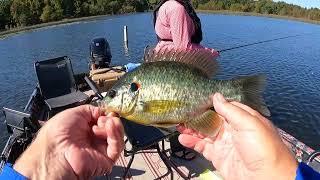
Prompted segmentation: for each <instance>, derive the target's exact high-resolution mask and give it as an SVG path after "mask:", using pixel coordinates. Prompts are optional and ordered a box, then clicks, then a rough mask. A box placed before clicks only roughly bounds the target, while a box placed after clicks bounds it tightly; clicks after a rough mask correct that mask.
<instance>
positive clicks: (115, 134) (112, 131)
mask: <svg viewBox="0 0 320 180" xmlns="http://www.w3.org/2000/svg"><path fill="white" fill-rule="evenodd" d="M106 125H107V126H109V127H110V128H108V129H107V133H108V138H107V143H108V149H107V155H108V157H109V158H110V159H112V160H113V161H116V160H117V159H118V158H119V156H120V153H121V152H122V151H123V149H124V141H123V136H124V130H123V126H122V123H121V121H120V119H119V118H111V119H110V121H107V123H106Z"/></svg>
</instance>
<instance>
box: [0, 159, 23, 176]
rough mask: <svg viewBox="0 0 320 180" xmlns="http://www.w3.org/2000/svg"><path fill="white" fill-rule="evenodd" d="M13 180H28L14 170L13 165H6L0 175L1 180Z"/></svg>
mask: <svg viewBox="0 0 320 180" xmlns="http://www.w3.org/2000/svg"><path fill="white" fill-rule="evenodd" d="M2 179H13V180H27V178H26V177H25V176H23V175H22V174H20V173H19V172H17V171H16V170H14V169H13V168H12V164H10V163H6V164H5V166H4V167H3V169H2V172H1V174H0V180H2Z"/></svg>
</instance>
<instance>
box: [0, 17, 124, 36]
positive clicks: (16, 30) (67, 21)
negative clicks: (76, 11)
mask: <svg viewBox="0 0 320 180" xmlns="http://www.w3.org/2000/svg"><path fill="white" fill-rule="evenodd" d="M123 15H124V14H123ZM110 16H113V15H109V14H107V15H98V16H88V17H80V18H71V19H63V20H60V21H54V22H48V23H41V24H35V25H31V26H25V27H18V28H14V29H10V30H5V31H0V40H1V39H4V38H6V37H8V36H11V35H15V34H20V33H23V32H27V31H31V30H34V29H40V28H45V27H50V26H56V25H63V24H71V23H74V22H81V21H91V20H96V19H99V18H104V17H110Z"/></svg>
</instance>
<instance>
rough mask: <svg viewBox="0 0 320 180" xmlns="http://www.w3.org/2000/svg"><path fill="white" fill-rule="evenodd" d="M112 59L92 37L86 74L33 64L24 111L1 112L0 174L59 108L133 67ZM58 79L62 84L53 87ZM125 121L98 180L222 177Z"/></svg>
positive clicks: (310, 158)
mask: <svg viewBox="0 0 320 180" xmlns="http://www.w3.org/2000/svg"><path fill="white" fill-rule="evenodd" d="M111 58H112V56H111V52H110V47H109V44H108V42H107V40H106V39H104V38H97V39H94V40H93V41H92V42H91V43H90V61H89V66H88V67H89V68H88V69H89V71H88V72H84V73H80V74H73V71H72V65H71V60H70V59H69V58H68V57H66V56H65V57H57V58H54V59H49V60H44V61H39V62H36V63H35V64H34V66H35V71H36V74H37V78H38V82H39V83H38V85H37V86H36V87H35V88H34V91H33V93H32V94H31V95H30V98H29V100H28V102H26V105H25V108H24V111H23V112H19V111H16V110H13V109H9V108H6V107H4V108H3V112H4V115H5V118H6V121H5V123H6V126H7V130H8V133H9V134H10V137H9V138H8V140H7V143H6V145H5V147H4V149H3V151H2V154H1V164H0V168H1V170H2V168H3V166H4V164H5V163H11V164H13V163H14V162H15V161H16V159H17V158H18V157H19V156H20V155H21V154H22V153H23V152H24V150H25V149H26V148H27V146H28V145H29V144H30V143H31V142H32V139H33V138H34V137H35V135H36V133H37V131H38V130H39V129H40V128H41V124H43V123H45V121H47V120H48V119H50V118H51V117H52V116H53V115H55V114H56V113H57V112H60V111H62V110H64V109H67V108H70V107H74V106H78V105H81V104H88V103H95V102H97V101H99V99H101V98H102V97H103V93H101V92H106V91H107V90H108V89H109V88H110V87H112V85H113V84H114V83H115V82H117V80H118V79H119V78H121V76H123V75H124V74H125V73H126V72H127V71H129V69H130V68H133V67H134V66H135V64H131V65H130V66H128V65H114V66H111ZM64 75H65V76H64ZM52 77H54V78H52ZM59 78H60V81H61V80H63V82H65V83H64V84H61V83H54V81H58V80H59ZM46 82H50V84H49V85H48V83H46ZM52 84H53V85H54V86H52ZM59 84H60V85H59ZM53 87H54V88H53ZM52 89H54V90H53V91H52ZM127 123H128V122H126V123H125V129H127V131H126V137H125V138H126V150H125V151H124V153H122V155H121V157H120V158H119V160H118V161H117V162H116V165H115V167H114V168H113V171H112V173H111V174H109V175H108V176H104V177H99V178H102V179H114V178H125V179H162V178H163V179H169V178H170V179H206V178H210V179H214V178H216V179H222V178H221V176H220V175H219V172H217V171H215V168H214V167H213V166H212V164H211V163H210V162H208V161H207V160H206V159H204V158H203V157H202V156H201V155H200V154H198V155H197V157H196V158H194V159H192V160H185V159H181V158H176V157H173V156H170V153H169V152H170V145H169V143H168V138H169V137H170V133H167V132H163V131H162V130H156V128H153V127H144V126H142V125H136V124H130V123H131V122H130V123H129V124H127ZM132 127H134V128H135V129H138V130H140V129H139V128H141V129H143V131H150V133H147V134H151V135H150V137H146V136H144V137H135V135H134V134H133V133H131V132H130V128H132ZM148 128H149V129H148ZM278 130H279V133H280V135H281V137H282V138H283V141H284V142H285V144H286V145H287V146H288V147H289V148H290V149H291V150H292V152H293V153H294V154H295V156H296V159H297V161H299V162H305V163H307V164H308V165H310V166H311V167H313V168H314V169H315V170H316V171H318V172H320V153H319V152H316V151H315V150H313V149H312V148H310V147H308V146H307V145H305V144H304V143H303V142H301V141H299V140H297V139H296V138H294V137H293V136H291V135H290V134H288V133H286V132H285V131H283V130H281V129H278ZM151 136H152V137H151ZM133 137H134V138H133ZM139 138H142V139H139ZM148 138H149V139H148ZM141 141H144V142H145V143H144V144H143V143H142V142H141Z"/></svg>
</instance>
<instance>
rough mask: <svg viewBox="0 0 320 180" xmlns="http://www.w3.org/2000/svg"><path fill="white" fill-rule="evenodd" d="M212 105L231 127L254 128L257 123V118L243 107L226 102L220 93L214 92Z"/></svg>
mask: <svg viewBox="0 0 320 180" xmlns="http://www.w3.org/2000/svg"><path fill="white" fill-rule="evenodd" d="M213 106H214V109H215V110H216V112H217V113H218V114H220V115H221V116H222V117H224V118H225V120H226V122H227V123H228V124H230V126H231V127H232V128H233V129H236V130H241V129H248V128H256V127H257V123H259V120H258V118H256V117H255V116H253V115H252V114H250V113H249V112H247V111H245V110H244V109H242V108H240V107H238V106H236V105H234V104H232V103H229V102H227V101H226V100H225V99H224V97H223V96H222V95H221V94H220V93H216V94H215V95H214V96H213Z"/></svg>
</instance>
